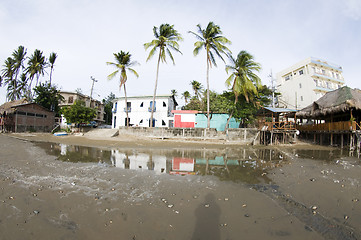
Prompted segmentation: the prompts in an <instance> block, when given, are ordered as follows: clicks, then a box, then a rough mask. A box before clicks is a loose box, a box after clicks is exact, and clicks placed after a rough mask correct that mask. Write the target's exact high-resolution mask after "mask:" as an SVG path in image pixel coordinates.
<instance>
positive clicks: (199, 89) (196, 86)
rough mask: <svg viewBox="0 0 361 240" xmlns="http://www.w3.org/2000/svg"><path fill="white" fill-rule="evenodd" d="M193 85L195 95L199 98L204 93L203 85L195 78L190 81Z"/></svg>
mask: <svg viewBox="0 0 361 240" xmlns="http://www.w3.org/2000/svg"><path fill="white" fill-rule="evenodd" d="M190 84H191V85H192V89H193V91H194V96H195V97H196V98H197V99H199V97H200V94H201V93H202V89H203V86H202V84H201V83H200V82H198V81H196V80H193V81H191V83H190Z"/></svg>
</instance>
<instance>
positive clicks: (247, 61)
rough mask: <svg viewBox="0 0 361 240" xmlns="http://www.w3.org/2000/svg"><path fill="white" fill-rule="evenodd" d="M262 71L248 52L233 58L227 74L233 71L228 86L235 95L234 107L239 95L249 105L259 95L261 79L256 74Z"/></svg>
mask: <svg viewBox="0 0 361 240" xmlns="http://www.w3.org/2000/svg"><path fill="white" fill-rule="evenodd" d="M260 70H261V65H260V64H259V63H257V62H255V61H254V57H253V56H252V55H251V54H249V53H248V52H246V51H241V52H240V53H239V54H238V55H237V59H234V58H233V57H231V65H227V66H226V72H227V73H229V72H230V71H231V75H230V76H229V77H228V79H227V80H226V86H227V87H229V88H231V89H232V92H233V93H234V96H235V100H234V105H236V104H237V102H238V96H239V95H243V96H244V98H245V99H246V101H247V103H249V101H250V100H253V99H254V96H256V95H257V94H258V91H257V88H258V87H259V86H261V79H260V78H259V77H258V76H257V75H256V74H255V72H259V71H260ZM232 114H233V112H231V114H230V116H229V118H228V121H227V124H226V129H227V128H228V125H229V121H230V119H231V118H232Z"/></svg>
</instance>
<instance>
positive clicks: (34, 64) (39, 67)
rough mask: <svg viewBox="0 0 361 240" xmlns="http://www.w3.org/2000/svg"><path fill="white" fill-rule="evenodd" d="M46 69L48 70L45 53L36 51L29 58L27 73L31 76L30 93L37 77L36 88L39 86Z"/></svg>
mask: <svg viewBox="0 0 361 240" xmlns="http://www.w3.org/2000/svg"><path fill="white" fill-rule="evenodd" d="M45 68H46V61H45V57H44V55H43V52H42V51H40V50H38V49H35V51H34V53H33V54H32V55H31V56H30V58H29V61H28V67H27V69H26V73H27V74H29V79H30V84H29V90H30V92H31V85H32V82H33V79H34V77H35V76H36V84H35V86H37V85H38V82H39V77H40V75H42V76H44V72H45Z"/></svg>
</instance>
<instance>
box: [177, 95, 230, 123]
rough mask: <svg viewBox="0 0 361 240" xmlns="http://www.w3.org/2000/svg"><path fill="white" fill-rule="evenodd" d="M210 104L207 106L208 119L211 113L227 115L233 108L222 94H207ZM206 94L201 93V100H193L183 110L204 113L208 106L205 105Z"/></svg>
mask: <svg viewBox="0 0 361 240" xmlns="http://www.w3.org/2000/svg"><path fill="white" fill-rule="evenodd" d="M209 98H210V104H209V110H210V111H209V112H210V118H212V114H213V113H228V112H229V111H230V110H232V108H233V104H232V102H231V101H230V100H229V98H227V97H226V96H224V95H223V94H218V93H216V92H213V91H211V92H210V93H209ZM207 101H208V99H207V93H203V97H202V98H201V99H197V98H193V99H191V101H190V102H189V103H188V104H187V105H186V106H185V107H184V109H185V110H198V111H202V112H206V110H207V107H206V106H208V104H207Z"/></svg>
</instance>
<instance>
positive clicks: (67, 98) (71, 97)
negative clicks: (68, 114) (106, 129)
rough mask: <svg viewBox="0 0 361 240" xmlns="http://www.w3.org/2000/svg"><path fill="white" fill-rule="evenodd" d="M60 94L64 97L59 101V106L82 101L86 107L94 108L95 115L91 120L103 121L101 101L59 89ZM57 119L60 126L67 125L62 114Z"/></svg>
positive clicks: (100, 122) (99, 122)
mask: <svg viewBox="0 0 361 240" xmlns="http://www.w3.org/2000/svg"><path fill="white" fill-rule="evenodd" d="M60 95H61V96H63V98H64V100H63V101H62V102H60V103H59V106H60V107H64V106H70V105H73V104H74V103H75V101H76V100H81V101H84V103H85V106H86V107H88V108H93V109H95V110H96V114H97V115H96V117H95V118H94V119H93V120H94V121H96V122H97V123H98V124H102V123H103V122H104V104H103V103H102V102H100V101H98V100H95V99H94V98H90V97H89V96H86V95H84V94H81V93H77V92H66V91H60ZM57 120H58V123H59V124H60V126H61V127H65V126H66V125H67V122H66V118H65V117H64V116H61V118H60V119H57Z"/></svg>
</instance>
